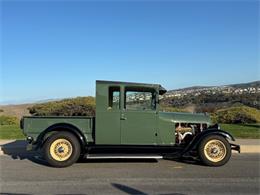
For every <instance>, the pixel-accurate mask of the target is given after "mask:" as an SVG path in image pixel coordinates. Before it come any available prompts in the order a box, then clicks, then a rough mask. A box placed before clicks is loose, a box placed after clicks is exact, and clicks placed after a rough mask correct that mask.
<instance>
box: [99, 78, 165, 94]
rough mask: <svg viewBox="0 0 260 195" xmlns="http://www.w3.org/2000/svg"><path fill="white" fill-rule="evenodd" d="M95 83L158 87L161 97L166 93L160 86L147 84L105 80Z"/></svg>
mask: <svg viewBox="0 0 260 195" xmlns="http://www.w3.org/2000/svg"><path fill="white" fill-rule="evenodd" d="M96 83H103V84H108V85H109V84H113V85H124V86H125V85H129V86H138V87H139V86H140V87H141V86H143V87H158V86H159V93H160V95H163V94H164V93H166V92H167V90H166V89H165V88H164V87H162V86H161V85H160V84H148V83H135V82H122V81H105V80H96Z"/></svg>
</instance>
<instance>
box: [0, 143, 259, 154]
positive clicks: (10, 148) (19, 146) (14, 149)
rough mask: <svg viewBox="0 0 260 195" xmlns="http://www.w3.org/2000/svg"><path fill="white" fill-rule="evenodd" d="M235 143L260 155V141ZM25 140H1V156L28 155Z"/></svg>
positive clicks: (248, 151) (242, 150) (244, 150)
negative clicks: (11, 154) (10, 154)
mask: <svg viewBox="0 0 260 195" xmlns="http://www.w3.org/2000/svg"><path fill="white" fill-rule="evenodd" d="M234 143H236V144H239V145H240V147H241V153H242V154H243V153H260V139H237V140H236V141H235V142H234ZM26 145H27V143H26V141H24V140H0V155H4V154H8V153H16V154H19V153H22V154H25V153H28V152H27V151H26Z"/></svg>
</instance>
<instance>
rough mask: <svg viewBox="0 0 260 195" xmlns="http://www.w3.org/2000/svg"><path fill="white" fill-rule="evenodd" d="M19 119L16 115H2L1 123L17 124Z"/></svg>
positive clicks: (0, 117)
mask: <svg viewBox="0 0 260 195" xmlns="http://www.w3.org/2000/svg"><path fill="white" fill-rule="evenodd" d="M18 123H19V120H18V118H17V117H15V116H7V115H1V116H0V125H17V124H18Z"/></svg>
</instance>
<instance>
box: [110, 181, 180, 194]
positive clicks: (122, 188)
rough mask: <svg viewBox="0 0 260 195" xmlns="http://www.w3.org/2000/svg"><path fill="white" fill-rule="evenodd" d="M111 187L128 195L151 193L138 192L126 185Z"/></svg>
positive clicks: (113, 184)
mask: <svg viewBox="0 0 260 195" xmlns="http://www.w3.org/2000/svg"><path fill="white" fill-rule="evenodd" d="M111 185H112V186H113V187H114V188H116V189H118V190H120V191H122V192H124V193H126V194H139V195H148V194H149V193H145V192H143V191H141V190H138V189H136V188H133V187H130V186H126V185H123V184H118V183H111ZM159 195H185V194H181V193H167V194H159Z"/></svg>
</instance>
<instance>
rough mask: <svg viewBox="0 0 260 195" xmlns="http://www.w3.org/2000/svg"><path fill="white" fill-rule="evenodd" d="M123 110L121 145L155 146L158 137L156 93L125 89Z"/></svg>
mask: <svg viewBox="0 0 260 195" xmlns="http://www.w3.org/2000/svg"><path fill="white" fill-rule="evenodd" d="M123 98H124V103H123V106H124V108H123V109H121V116H120V121H121V144H129V145H135V144H136V145H155V144H156V136H157V117H158V115H157V111H156V91H155V89H152V88H147V89H144V88H140V87H139V88H138V87H125V90H124V95H123Z"/></svg>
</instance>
